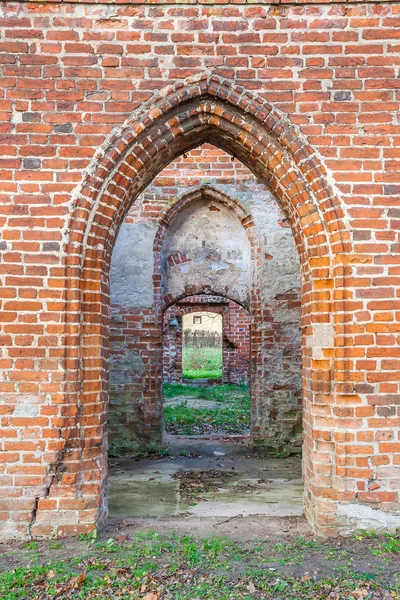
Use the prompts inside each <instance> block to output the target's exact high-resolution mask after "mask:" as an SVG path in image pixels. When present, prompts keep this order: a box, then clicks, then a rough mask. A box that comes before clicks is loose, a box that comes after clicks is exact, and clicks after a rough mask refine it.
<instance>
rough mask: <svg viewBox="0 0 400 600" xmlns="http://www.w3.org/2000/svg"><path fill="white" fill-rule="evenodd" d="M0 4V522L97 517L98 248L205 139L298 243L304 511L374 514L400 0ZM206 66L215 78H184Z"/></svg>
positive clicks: (102, 361)
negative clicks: (247, 179)
mask: <svg viewBox="0 0 400 600" xmlns="http://www.w3.org/2000/svg"><path fill="white" fill-rule="evenodd" d="M0 10H1V26H2V28H3V30H4V31H3V38H2V40H3V41H2V42H1V43H0V61H1V65H2V80H1V81H2V90H3V91H2V100H1V107H2V108H1V110H2V113H1V115H2V119H3V124H2V134H3V144H2V146H1V154H2V159H1V165H2V172H1V175H2V188H1V189H2V192H1V196H0V199H1V209H0V210H1V215H0V223H1V227H2V237H3V239H2V242H1V244H2V245H1V248H2V264H1V265H0V274H1V278H2V304H1V309H2V313H1V319H2V323H3V331H2V336H1V343H2V350H3V351H2V356H1V368H2V380H1V384H0V391H1V394H2V403H3V404H2V409H1V410H2V417H1V426H2V427H1V431H2V438H3V439H2V450H3V452H2V455H1V456H2V461H3V463H2V464H3V466H2V472H1V476H0V482H1V487H2V499H1V513H0V516H1V528H2V535H3V538H5V537H7V536H13V535H19V536H23V535H25V536H28V535H31V534H33V535H49V534H51V533H72V532H76V531H85V530H90V529H92V528H93V527H94V524H95V522H96V521H99V522H101V519H102V518H103V517H104V515H105V510H106V500H105V492H104V490H105V485H104V482H105V478H106V465H105V462H106V461H105V456H106V446H107V438H106V433H105V431H106V409H107V398H108V393H107V355H108V350H107V339H108V318H109V307H108V285H107V271H108V265H109V261H110V255H111V249H112V246H113V243H114V238H115V234H116V232H117V230H118V226H119V224H120V222H121V221H122V219H123V217H124V215H125V214H126V212H127V211H128V209H129V206H130V204H131V202H132V201H133V200H134V198H135V197H136V196H137V194H138V193H139V192H141V191H142V190H143V188H144V187H145V186H146V185H147V184H148V183H149V182H150V181H151V180H152V179H153V178H154V176H155V175H156V174H157V173H158V172H159V171H160V169H162V167H163V166H165V165H166V164H167V163H168V162H169V161H171V160H172V158H173V157H174V156H176V155H179V154H180V153H181V152H183V151H187V150H189V149H190V148H191V147H194V146H196V145H198V144H200V143H201V142H203V141H209V142H211V141H212V142H213V143H214V144H216V145H220V146H222V147H224V148H225V149H226V150H228V151H230V152H231V153H235V155H236V156H237V157H238V158H239V159H241V160H243V161H244V162H245V163H246V164H248V165H249V166H250V167H251V168H252V170H253V171H254V172H255V173H256V174H257V175H258V176H259V177H260V178H262V179H263V180H264V181H268V183H269V185H270V187H271V189H272V190H273V192H274V193H275V194H276V197H277V199H278V200H279V202H280V203H281V205H282V207H283V209H284V211H285V213H286V214H287V217H288V219H289V222H290V224H291V226H292V229H293V232H294V236H295V239H296V243H297V246H298V249H299V256H300V261H301V264H302V273H303V295H302V325H303V329H302V331H303V397H304V420H303V425H304V427H303V429H304V434H305V444H304V457H305V458H304V477H305V486H306V511H307V516H308V518H309V520H310V522H311V523H312V524H313V527H314V528H315V530H317V531H319V532H322V533H332V532H335V531H337V529H338V528H344V529H346V528H348V527H352V526H354V522H357V520H358V522H360V519H361V518H363V519H364V520H363V526H365V524H366V525H367V526H366V528H368V526H370V528H371V527H372V525H371V522H370V521H368V518H369V517H368V515H370V516H371V515H372V517H373V515H378V516H379V519H381V518H382V519H383V523H388V522H389V521H388V519H387V514H388V513H390V512H392V513H393V512H394V511H395V510H397V508H398V500H399V498H398V488H399V485H398V483H399V480H400V477H399V464H400V458H399V457H400V452H399V442H400V439H399V433H398V431H399V428H398V425H399V416H400V415H399V408H398V404H399V387H398V386H399V380H400V375H399V352H398V342H399V318H398V315H399V234H398V230H399V208H398V206H399V191H400V190H399V185H398V169H399V149H398V145H399V139H400V136H399V134H400V127H399V124H398V120H397V115H398V111H399V98H398V76H397V75H398V73H397V70H398V64H397V63H398V20H399V10H400V9H399V6H398V5H397V4H395V3H392V2H382V3H375V2H365V3H362V2H361V3H354V4H353V3H325V4H315V3H310V4H308V3H305V2H298V3H294V4H293V5H290V6H282V5H273V6H262V5H252V6H246V5H236V4H232V5H224V6H221V7H219V6H212V7H211V6H207V5H194V6H186V5H185V6H183V5H182V6H175V5H170V6H168V5H166V6H162V5H156V6H150V5H148V6H140V5H139V6H136V5H121V6H118V5H115V4H113V5H112V6H111V5H110V6H106V5H105V4H104V5H101V4H97V3H96V4H94V5H91V4H89V3H88V4H85V3H83V4H79V6H76V5H74V4H73V3H71V4H66V3H63V4H57V3H53V2H52V3H46V2H42V3H34V2H31V3H22V2H21V3H14V2H12V3H2V5H1V6H0ZM207 69H213V70H214V78H212V77H211V76H210V75H208V76H207V77H208V78H207V77H206V76H204V77H203V79H202V83H199V84H196V83H194V82H192V83H190V82H185V81H183V79H184V78H186V77H188V76H191V75H200V74H204V73H205V72H206V70H207ZM216 76H219V77H220V79H218V78H217V77H216ZM177 81H179V82H181V87H179V86H178V87H175V88H169V91H168V92H165V93H164V96H163V97H161V96H157V95H155V96H154V95H153V94H155V93H156V91H158V90H161V89H163V88H165V87H166V86H167V85H170V84H175V82H177ZM163 98H164V99H163ZM143 102H149V104H148V105H147V107H146V108H145V109H144V111H142V112H138V113H136V114H135V115H134V117H133V120H131V121H129V123H127V124H126V126H125V127H124V128H123V129H119V130H116V131H115V133H113V134H112V135H111V132H112V130H113V128H114V127H115V126H116V125H122V124H123V123H124V121H125V120H126V119H127V118H128V117H129V116H130V115H131V114H132V112H133V111H134V110H135V109H138V108H139V107H140V106H141V105H142V103H143ZM172 107H175V108H174V109H172ZM171 110H175V112H174V114H172V113H171V112H170V111H171ZM167 122H168V126H167V125H166V123H167ZM178 123H179V124H180V126H178ZM253 134H254V135H253ZM108 136H110V137H109V138H108ZM106 139H107V143H105V144H104V146H103V148H102V150H101V152H99V153H98V154H97V155H95V153H96V151H97V150H98V149H99V147H100V146H101V145H102V144H103V142H105V140H106ZM89 165H90V168H89ZM87 168H88V170H87V171H85V169H87ZM37 452H39V457H37V454H36V453H37ZM375 511H378V512H375ZM352 515H355V521H354V519H353V517H352ZM372 517H371V519H372ZM385 519H386V520H385ZM393 519H394V517H393ZM381 522H382V521H381Z"/></svg>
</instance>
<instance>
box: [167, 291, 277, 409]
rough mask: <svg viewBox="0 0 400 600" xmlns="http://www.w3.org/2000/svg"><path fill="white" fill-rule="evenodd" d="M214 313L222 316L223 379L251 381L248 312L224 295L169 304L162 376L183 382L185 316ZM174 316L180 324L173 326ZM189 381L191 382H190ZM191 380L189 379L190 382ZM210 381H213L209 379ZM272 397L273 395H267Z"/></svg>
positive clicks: (190, 298) (196, 297) (168, 380)
mask: <svg viewBox="0 0 400 600" xmlns="http://www.w3.org/2000/svg"><path fill="white" fill-rule="evenodd" d="M202 312H207V313H215V314H218V315H221V319H222V378H221V383H232V384H241V383H249V381H250V323H251V317H250V314H249V312H248V311H247V310H246V309H245V308H243V307H242V306H240V304H237V302H233V300H228V299H226V298H224V297H222V296H205V295H203V296H189V297H187V298H185V299H184V300H180V301H179V302H177V303H176V304H173V305H172V306H170V307H169V308H168V309H167V310H166V311H165V313H164V319H163V380H164V381H165V382H169V383H182V382H183V380H184V379H183V375H182V349H183V336H184V330H183V326H182V317H183V316H184V315H187V314H191V313H196V314H198V313H200V314H201V313H202ZM174 317H176V318H177V320H178V322H179V323H180V325H179V327H171V326H170V325H169V322H170V320H171V319H173V318H174ZM187 383H188V382H187ZM189 383H190V382H189ZM210 383H211V382H210ZM268 400H270V399H268Z"/></svg>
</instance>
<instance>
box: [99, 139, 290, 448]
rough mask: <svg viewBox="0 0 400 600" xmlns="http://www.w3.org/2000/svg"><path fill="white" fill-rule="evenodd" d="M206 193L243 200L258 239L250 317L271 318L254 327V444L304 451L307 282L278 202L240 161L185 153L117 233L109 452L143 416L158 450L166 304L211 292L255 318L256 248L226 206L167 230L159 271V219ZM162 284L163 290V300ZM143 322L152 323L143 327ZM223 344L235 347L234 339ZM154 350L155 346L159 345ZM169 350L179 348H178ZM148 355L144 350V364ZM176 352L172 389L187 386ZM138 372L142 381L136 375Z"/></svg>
mask: <svg viewBox="0 0 400 600" xmlns="http://www.w3.org/2000/svg"><path fill="white" fill-rule="evenodd" d="M204 185H211V186H212V187H213V188H214V189H217V190H220V191H221V192H223V193H224V194H225V195H227V196H228V197H230V198H233V199H235V200H237V201H238V202H239V204H240V205H241V206H242V207H243V208H244V210H245V211H246V213H247V214H250V215H251V217H252V219H253V221H254V223H255V229H256V233H257V244H258V246H257V255H258V260H257V263H258V266H257V286H256V287H257V296H258V297H259V300H258V299H257V301H256V302H255V304H254V306H253V307H252V310H253V312H254V313H255V314H256V313H257V314H258V315H259V316H260V315H263V316H264V317H265V316H266V315H268V318H266V319H262V321H263V322H262V323H261V322H260V323H258V322H257V327H259V328H260V348H261V352H260V355H259V356H258V357H257V360H256V361H255V362H256V364H254V365H253V367H252V369H253V371H252V372H253V378H257V386H254V390H257V393H254V394H253V397H252V402H253V411H252V419H253V439H254V441H255V443H256V444H257V445H259V446H263V447H264V448H265V449H266V450H267V451H268V452H276V451H298V450H299V436H300V435H301V434H300V433H299V430H300V427H301V365H300V363H301V356H300V355H301V350H300V346H301V343H300V301H299V298H300V277H299V264H298V258H297V252H296V248H295V244H294V240H293V236H292V233H291V230H290V228H289V227H288V225H287V222H286V220H285V216H284V215H283V214H282V213H281V211H280V209H279V207H278V205H277V203H276V200H275V199H274V197H273V196H272V194H271V192H269V191H268V190H267V189H266V188H265V186H264V185H262V184H260V183H258V182H257V181H256V179H255V177H254V176H253V174H252V173H251V172H250V171H249V170H248V169H247V168H246V167H245V166H244V165H242V164H241V163H240V162H239V161H238V160H236V159H234V160H232V157H231V156H229V155H228V154H226V153H225V152H223V151H221V150H219V149H217V148H215V147H214V146H212V145H209V144H205V145H203V146H201V147H200V148H197V149H195V150H192V151H191V152H188V153H187V154H186V156H185V157H184V156H182V157H180V158H179V159H177V160H176V161H174V162H173V163H171V165H169V167H168V168H166V169H164V170H163V171H162V172H161V173H160V174H159V176H158V177H157V178H156V179H155V180H154V182H153V184H152V185H151V186H149V187H148V188H147V189H146V190H145V192H144V193H143V194H142V195H141V196H140V198H139V199H138V201H137V203H135V205H134V207H133V208H132V209H131V211H130V212H129V213H128V215H127V217H126V219H125V221H124V223H123V225H122V226H121V229H120V233H119V236H118V240H117V243H116V246H115V248H114V254H113V261H112V267H111V315H112V320H111V357H112V358H111V361H112V364H113V369H112V371H111V372H110V414H109V420H110V440H111V444H113V443H114V442H113V440H114V438H115V436H117V437H118V441H119V442H118V443H121V430H120V429H119V428H118V422H119V421H121V419H122V421H123V422H128V421H129V422H131V420H132V418H133V415H135V416H136V418H137V417H140V416H141V415H142V414H143V415H144V414H146V415H148V422H150V421H151V414H152V411H155V414H156V416H155V417H154V423H155V426H154V427H153V428H152V427H147V429H146V431H148V432H149V434H150V435H151V436H152V440H153V441H154V440H156V441H157V440H158V437H157V436H158V434H157V427H158V426H159V424H160V415H161V392H160V386H161V379H162V356H161V339H160V334H159V332H158V323H159V319H161V316H160V314H159V312H157V311H156V307H157V306H159V307H160V306H161V304H162V297H165V298H168V299H169V301H171V299H177V298H179V297H183V296H186V295H188V294H194V293H199V291H201V289H202V288H204V287H205V288H207V290H208V291H209V292H214V293H219V294H222V295H227V296H228V297H230V298H232V299H233V300H236V301H237V302H239V303H240V304H243V305H244V306H246V307H248V308H250V292H251V289H252V286H253V284H254V281H253V279H254V275H255V274H254V272H253V273H252V272H251V265H250V246H249V242H248V239H247V236H246V232H245V230H244V228H243V227H242V225H241V224H240V222H239V221H238V219H237V218H236V217H235V216H234V215H233V214H232V212H231V211H230V210H229V209H228V208H227V207H225V206H224V205H222V204H220V203H216V202H214V201H213V200H207V201H204V200H198V201H194V202H192V203H191V204H190V205H189V206H188V207H187V208H186V209H184V210H183V211H181V213H180V214H179V215H178V216H177V217H175V218H174V220H173V222H172V223H171V225H170V226H169V227H168V229H167V230H166V234H165V238H164V245H163V248H162V253H161V257H162V260H161V264H160V270H159V271H158V268H159V266H158V265H155V263H154V260H155V258H154V254H153V252H152V248H153V244H154V239H155V236H156V232H157V227H158V223H157V219H158V217H159V215H160V213H161V211H163V210H164V209H165V208H166V207H168V206H169V205H171V204H172V203H173V202H174V201H175V200H176V199H177V198H179V197H181V196H182V195H183V194H185V193H186V192H188V191H191V190H193V189H194V188H195V189H196V188H197V187H199V186H204ZM210 209H211V210H210ZM161 280H163V282H165V285H164V288H163V290H162V294H161V290H159V284H160V282H161ZM286 297H288V298H290V302H289V301H288V302H287V304H286V305H285V304H284V303H282V302H283V301H282V298H286ZM152 298H153V300H152ZM151 301H152V305H153V308H154V310H155V313H154V315H153V316H152V315H151V309H150V303H151ZM278 307H279V308H278ZM156 312H157V315H156ZM142 315H146V319H144V317H143V316H142ZM127 318H129V335H126V336H123V335H122V336H121V321H124V320H125V319H127ZM243 318H244V319H246V317H243ZM125 329H126V331H128V329H127V328H125ZM144 336H147V343H146V346H145V348H144V352H145V360H146V361H147V362H146V364H147V366H149V365H150V364H151V366H152V371H151V372H152V374H153V375H154V377H155V379H154V380H153V381H150V380H149V377H148V376H147V367H146V369H145V370H144V371H143V368H142V363H141V361H140V360H139V356H138V354H139V346H140V344H141V343H142V341H143V340H144V339H146V338H145V337H144ZM225 337H226V339H228V338H229V333H227V334H226V336H225ZM168 339H169V338H168ZM150 340H154V345H152V343H150ZM169 341H170V342H171V344H172V342H173V340H169ZM178 346H179V344H178ZM289 348H290V350H289ZM125 350H126V352H125ZM142 352H143V343H142V350H140V354H141V353H142ZM177 352H178V360H177V362H176V364H177V366H178V370H174V374H173V375H172V376H171V377H172V379H171V380H174V381H180V380H181V379H180V378H181V375H180V373H179V374H178V371H179V370H180V368H181V365H180V360H181V359H180V360H179V348H178V349H177ZM224 352H225V353H226V358H225V370H224V381H232V382H238V381H241V380H242V379H243V375H244V374H245V373H246V372H247V371H246V370H247V365H246V358H245V356H246V350H244V352H243V353H241V352H237V351H236V352H234V351H233V350H232V349H231V354H232V356H231V357H229V356H228V354H229V344H228V343H227V344H226V347H225V348H224ZM128 356H132V357H133V359H134V360H132V361H131V362H130V365H131V366H130V368H129V369H127V368H126V364H127V362H126V361H128V362H129V360H130V359H129V358H128ZM135 364H137V365H138V371H137V372H136V371H135V368H134V367H133V366H132V365H135ZM229 365H231V366H230V367H229ZM229 369H230V370H231V371H232V372H231V374H230V370H229ZM277 371H279V376H278V375H277ZM130 384H131V385H132V392H131V394H130V398H131V400H129V386H130ZM148 389H151V390H152V393H153V394H154V396H153V397H151V392H150V393H149V392H148V396H147V398H146V395H145V391H144V390H148ZM272 421H273V422H274V425H273V427H272V428H271V426H270V422H272ZM143 429H144V428H143V426H142V425H140V426H136V427H131V428H126V430H125V432H124V437H125V438H126V436H128V437H129V435H128V431H130V432H131V439H130V441H127V442H126V444H125V445H126V446H129V444H132V445H133V446H134V445H137V443H138V442H139V443H141V441H142V440H143V438H140V439H138V433H140V432H141V431H142V430H143ZM144 439H149V438H144ZM124 443H125V442H124Z"/></svg>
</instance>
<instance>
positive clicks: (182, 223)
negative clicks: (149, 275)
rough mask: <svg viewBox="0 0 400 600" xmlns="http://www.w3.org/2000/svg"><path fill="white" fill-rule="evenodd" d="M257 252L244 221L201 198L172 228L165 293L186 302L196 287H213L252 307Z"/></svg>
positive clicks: (166, 241) (168, 235)
mask: <svg viewBox="0 0 400 600" xmlns="http://www.w3.org/2000/svg"><path fill="white" fill-rule="evenodd" d="M250 254H251V250H250V242H249V240H248V238H247V234H246V231H245V229H244V228H243V226H242V224H241V223H240V221H239V219H238V218H237V217H236V216H235V215H234V214H233V213H232V211H231V210H230V209H229V208H227V207H226V206H223V205H221V204H220V203H217V202H215V201H214V200H198V201H195V202H192V203H191V204H190V205H189V206H188V207H186V208H185V209H183V210H182V211H181V213H180V214H179V215H178V216H177V217H176V218H175V219H174V220H173V222H172V223H171V225H170V226H169V227H168V229H167V231H166V234H165V237H164V244H163V246H162V250H161V256H162V259H161V260H162V281H163V288H164V292H165V295H167V296H173V297H174V298H180V297H183V296H184V295H186V292H185V290H186V289H187V288H188V287H190V286H193V285H195V286H201V287H204V288H206V287H208V288H209V289H210V290H211V291H212V292H213V293H214V294H216V295H221V296H227V297H228V298H231V299H232V300H235V301H236V302H238V303H239V304H243V305H244V306H247V307H249V304H250V289H251V256H250Z"/></svg>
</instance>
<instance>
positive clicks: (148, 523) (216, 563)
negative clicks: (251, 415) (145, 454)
mask: <svg viewBox="0 0 400 600" xmlns="http://www.w3.org/2000/svg"><path fill="white" fill-rule="evenodd" d="M166 441H167V443H168V447H169V455H168V456H163V457H158V458H157V459H145V460H141V461H136V460H132V459H124V460H118V461H116V460H114V459H113V460H112V461H111V469H110V512H111V516H110V518H109V519H108V521H107V523H106V526H105V528H104V529H103V530H102V531H100V532H94V533H93V534H88V535H80V536H78V537H77V538H68V539H59V540H41V541H40V540H31V541H28V542H11V543H7V544H0V599H1V600H19V599H21V600H22V599H24V600H25V599H29V600H48V599H50V598H56V599H58V600H63V599H66V600H67V599H70V598H74V599H76V598H82V599H92V598H96V599H99V600H100V599H104V598H115V599H130V598H133V599H135V600H136V599H138V600H139V599H143V600H197V599H199V600H201V599H205V600H217V599H218V600H232V599H233V600H234V599H238V600H239V599H240V600H248V599H250V598H255V599H260V600H261V599H265V600H269V599H275V600H286V599H292V600H301V599H309V600H355V599H360V598H361V599H363V598H364V599H367V600H368V599H370V600H387V599H390V598H395V599H398V600H400V537H399V536H396V535H387V536H378V535H376V534H375V533H374V532H354V534H353V535H352V536H349V537H346V538H344V537H338V538H334V539H327V540H323V539H318V538H316V537H314V536H313V534H312V532H311V530H310V528H309V526H308V524H307V522H306V520H305V518H304V516H303V515H302V504H301V493H302V489H301V469H300V461H299V459H293V458H291V459H266V458H260V457H258V456H255V455H254V454H253V453H252V452H251V451H250V450H249V448H248V439H246V438H240V437H238V438H235V439H205V438H197V439H194V438H190V439H185V438H183V437H180V436H179V437H172V438H168V439H167V440H166ZM296 494H297V496H296ZM290 496H291V497H290ZM160 506H161V507H162V508H160Z"/></svg>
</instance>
